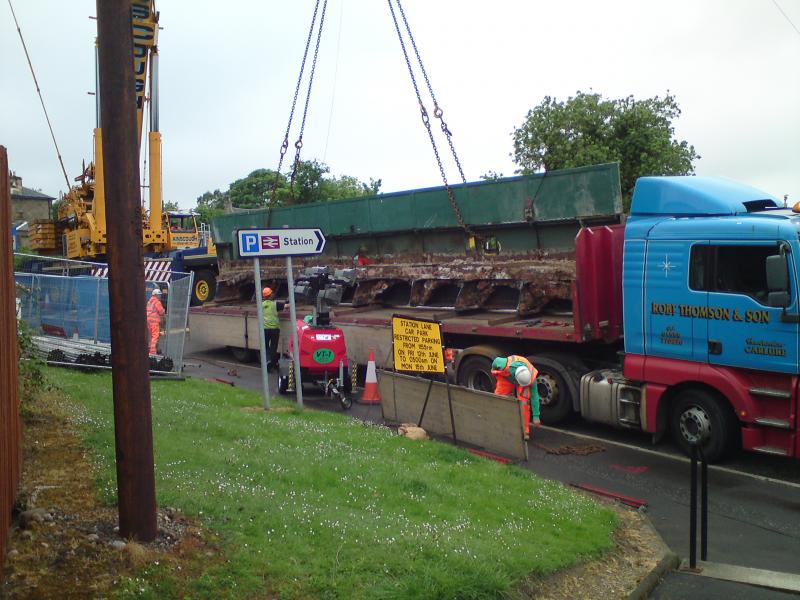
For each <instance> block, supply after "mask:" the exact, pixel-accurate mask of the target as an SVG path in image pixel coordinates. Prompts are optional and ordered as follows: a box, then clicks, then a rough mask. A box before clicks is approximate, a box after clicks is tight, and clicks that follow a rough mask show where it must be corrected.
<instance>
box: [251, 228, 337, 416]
mask: <svg viewBox="0 0 800 600" xmlns="http://www.w3.org/2000/svg"><path fill="white" fill-rule="evenodd" d="M236 238H237V241H238V243H239V257H240V258H254V259H255V273H254V278H255V283H256V296H258V295H259V294H260V293H261V291H260V290H261V271H260V269H259V267H260V265H259V259H260V258H276V257H279V256H285V257H286V281H287V284H288V287H289V315H290V318H291V320H292V322H291V328H292V345H293V346H294V352H293V356H292V361H293V362H294V377H295V389H296V390H297V406H298V407H299V408H303V384H302V380H301V377H300V348H299V344H298V340H297V311H296V309H295V302H294V274H293V273H292V257H293V256H314V255H317V254H322V251H323V250H324V249H325V236H324V235H323V234H322V231H321V230H319V229H290V228H288V227H284V228H282V229H239V230H237V232H236ZM257 304H258V319H259V325H260V326H262V325H263V323H264V320H263V310H262V305H261V302H257ZM260 337H261V344H260V347H261V376H262V380H263V386H264V408H269V383H268V382H267V368H266V348H265V345H266V344H265V340H264V334H263V332H262V333H261V335H260Z"/></svg>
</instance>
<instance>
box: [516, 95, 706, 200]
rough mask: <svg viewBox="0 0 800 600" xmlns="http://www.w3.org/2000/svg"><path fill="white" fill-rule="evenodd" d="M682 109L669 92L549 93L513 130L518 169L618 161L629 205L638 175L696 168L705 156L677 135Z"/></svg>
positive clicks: (684, 172)
mask: <svg viewBox="0 0 800 600" xmlns="http://www.w3.org/2000/svg"><path fill="white" fill-rule="evenodd" d="M680 114H681V111H680V108H679V107H678V103H677V102H676V100H675V96H672V95H670V94H669V92H668V93H667V95H666V96H664V98H659V97H658V96H656V97H655V98H647V99H645V100H638V101H637V100H635V99H634V98H633V96H628V97H627V98H621V99H618V100H607V99H604V98H603V97H602V96H601V95H600V94H594V93H589V94H586V93H583V92H580V91H579V92H577V94H576V95H575V96H574V97H570V98H567V100H566V101H564V102H560V101H558V100H557V99H556V98H551V97H550V96H546V97H545V98H544V100H542V102H541V103H540V104H539V105H538V106H536V107H535V108H533V109H531V110H530V111H528V115H527V117H526V118H525V121H524V122H523V124H522V125H521V126H520V127H519V128H517V129H515V131H514V133H513V134H512V136H513V139H514V152H513V154H512V156H513V159H514V162H515V163H516V164H517V165H518V166H519V169H518V170H517V173H522V174H530V173H535V172H537V171H541V170H542V169H544V170H545V171H551V170H553V169H566V168H570V167H582V166H587V165H594V164H599V163H605V162H615V161H617V162H619V163H620V178H621V180H622V181H621V184H622V193H623V197H624V199H625V202H626V206H628V204H629V202H630V197H631V195H632V193H633V186H634V184H635V183H636V179H637V178H638V177H642V176H646V175H691V174H693V173H694V164H693V163H694V161H695V160H696V159H698V158H700V156H699V155H698V154H697V153H696V152H695V150H694V146H691V145H689V144H688V143H687V142H685V141H679V140H676V139H675V138H674V136H675V128H674V127H673V121H674V120H675V119H677V118H678V117H679V116H680Z"/></svg>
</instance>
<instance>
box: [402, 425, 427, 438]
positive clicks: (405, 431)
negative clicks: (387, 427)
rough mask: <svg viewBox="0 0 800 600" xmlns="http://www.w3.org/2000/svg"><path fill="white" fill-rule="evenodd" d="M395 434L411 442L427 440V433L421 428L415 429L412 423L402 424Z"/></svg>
mask: <svg viewBox="0 0 800 600" xmlns="http://www.w3.org/2000/svg"><path fill="white" fill-rule="evenodd" d="M397 433H399V434H400V435H404V436H405V437H407V438H409V439H411V440H427V439H429V438H428V434H427V432H426V431H425V430H424V429H423V428H422V427H417V426H416V425H415V424H414V423H403V424H402V425H400V427H398V428H397Z"/></svg>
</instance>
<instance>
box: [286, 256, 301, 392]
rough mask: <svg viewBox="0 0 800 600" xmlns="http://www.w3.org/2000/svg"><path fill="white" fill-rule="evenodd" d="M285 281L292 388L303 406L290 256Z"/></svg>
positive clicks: (287, 258)
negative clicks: (292, 369)
mask: <svg viewBox="0 0 800 600" xmlns="http://www.w3.org/2000/svg"><path fill="white" fill-rule="evenodd" d="M286 281H287V283H288V284H289V318H290V319H291V320H292V346H293V347H294V352H292V361H293V362H294V389H295V392H296V394H297V408H303V378H302V377H301V376H300V346H299V342H298V341H297V309H296V308H295V304H294V274H293V273H292V257H291V256H287V257H286Z"/></svg>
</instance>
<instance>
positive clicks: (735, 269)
mask: <svg viewBox="0 0 800 600" xmlns="http://www.w3.org/2000/svg"><path fill="white" fill-rule="evenodd" d="M778 253H779V249H778V246H777V245H776V244H771V245H769V246H736V245H719V246H714V245H708V246H705V245H696V246H693V247H692V253H691V258H690V264H689V287H690V288H691V289H693V290H697V291H706V292H721V293H726V294H742V295H745V296H749V297H751V298H753V299H754V300H755V301H756V302H758V303H760V304H764V305H767V296H768V295H769V289H768V287H767V268H766V261H767V257H768V256H772V255H775V254H778Z"/></svg>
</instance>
